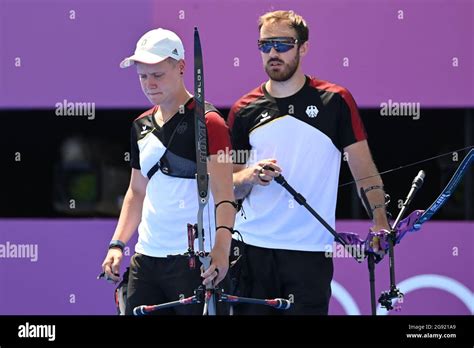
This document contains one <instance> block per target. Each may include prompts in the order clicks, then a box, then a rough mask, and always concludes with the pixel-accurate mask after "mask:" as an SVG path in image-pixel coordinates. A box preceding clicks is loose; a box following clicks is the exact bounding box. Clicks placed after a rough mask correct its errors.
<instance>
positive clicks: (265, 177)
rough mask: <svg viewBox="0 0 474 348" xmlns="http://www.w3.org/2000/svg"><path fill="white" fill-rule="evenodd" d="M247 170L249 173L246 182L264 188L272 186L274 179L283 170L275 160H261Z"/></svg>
mask: <svg viewBox="0 0 474 348" xmlns="http://www.w3.org/2000/svg"><path fill="white" fill-rule="evenodd" d="M246 170H247V171H248V174H247V180H246V181H247V182H249V183H252V184H254V185H262V186H267V185H270V182H271V181H272V180H273V178H275V177H277V176H279V175H280V173H281V168H280V167H279V166H278V165H277V160H276V159H274V158H269V159H264V160H261V161H259V162H258V163H257V164H255V165H253V166H251V167H249V168H247V169H246Z"/></svg>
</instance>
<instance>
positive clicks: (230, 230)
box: [216, 226, 235, 234]
mask: <svg viewBox="0 0 474 348" xmlns="http://www.w3.org/2000/svg"><path fill="white" fill-rule="evenodd" d="M219 228H224V229H226V230H227V231H229V232H230V233H231V234H234V232H235V231H234V229H233V228H232V227H228V226H217V227H216V231H217V230H218V229H219Z"/></svg>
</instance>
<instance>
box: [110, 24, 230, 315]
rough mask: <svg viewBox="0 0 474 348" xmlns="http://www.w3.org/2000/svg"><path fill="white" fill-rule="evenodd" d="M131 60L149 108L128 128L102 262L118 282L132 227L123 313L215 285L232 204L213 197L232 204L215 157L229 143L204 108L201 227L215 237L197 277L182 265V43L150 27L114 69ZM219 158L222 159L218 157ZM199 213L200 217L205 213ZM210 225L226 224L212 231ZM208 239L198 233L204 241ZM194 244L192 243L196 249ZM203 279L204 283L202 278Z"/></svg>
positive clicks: (190, 145) (188, 156)
mask: <svg viewBox="0 0 474 348" xmlns="http://www.w3.org/2000/svg"><path fill="white" fill-rule="evenodd" d="M131 65H135V66H136V69H137V73H138V77H139V81H140V85H141V88H142V90H143V93H144V94H145V95H146V97H147V98H148V99H149V101H150V102H151V103H152V104H153V107H152V108H151V109H150V110H148V111H146V112H144V113H143V114H142V115H140V116H139V117H138V118H137V119H136V120H135V121H134V122H133V126H132V130H131V167H132V174H131V179H130V186H129V188H128V190H127V193H126V195H125V199H124V203H123V206H122V211H121V214H120V218H119V221H118V224H117V227H116V229H115V233H114V235H113V237H112V241H111V242H110V245H109V251H108V253H107V256H106V258H105V260H104V262H103V264H102V268H103V270H104V272H105V273H106V274H107V276H109V277H110V278H112V279H114V280H118V275H119V267H120V263H121V261H122V252H123V248H124V247H125V245H126V243H127V242H128V241H129V240H130V238H131V237H132V235H133V233H134V232H135V230H136V229H137V227H138V233H139V238H138V243H137V244H136V246H135V254H134V255H133V257H132V259H131V263H130V274H129V282H128V289H127V306H126V314H132V311H133V308H134V307H136V306H139V305H145V304H147V305H149V304H158V303H163V302H169V301H174V300H176V299H178V298H179V297H181V296H183V295H184V296H186V297H187V296H191V295H192V294H193V290H194V289H196V288H197V287H198V286H199V285H200V283H201V282H203V283H204V284H207V283H210V282H212V281H213V282H214V284H215V285H216V284H218V283H219V282H220V281H221V280H222V279H223V278H224V277H225V275H226V273H227V271H228V268H229V252H230V243H231V233H230V232H229V230H232V228H233V224H234V219H235V208H234V207H233V205H232V204H220V205H219V207H218V208H217V209H216V211H215V213H214V208H213V207H214V204H215V203H214V202H216V203H219V202H222V201H229V202H233V201H234V195H233V183H232V163H231V161H218V158H219V157H218V152H219V153H221V152H220V151H223V152H225V153H227V150H228V149H229V148H230V146H231V145H230V137H229V130H228V128H227V126H226V124H225V121H224V119H223V118H222V117H221V115H220V114H219V113H218V111H217V110H216V109H215V108H214V107H213V106H212V105H210V104H208V103H206V106H205V119H206V126H207V132H208V152H209V159H208V171H209V174H210V188H211V193H212V195H211V196H210V199H209V205H208V206H210V208H209V209H208V210H207V211H205V217H204V230H205V231H206V233H207V232H208V231H210V232H212V238H214V236H215V238H214V239H215V240H213V242H214V246H213V248H212V250H211V253H210V255H211V257H212V263H211V265H210V267H209V268H208V270H207V271H205V272H204V273H202V274H201V271H200V270H199V267H196V268H195V269H194V270H192V269H190V268H189V266H188V258H187V257H186V256H184V255H183V254H184V253H185V252H186V251H187V249H188V240H187V233H186V232H187V229H186V226H187V223H195V222H196V221H195V220H196V213H197V210H198V198H197V189H196V188H197V185H196V180H195V173H196V150H195V139H194V106H195V101H194V99H193V96H192V95H191V94H190V93H189V92H188V90H187V89H186V87H185V85H184V81H183V74H184V71H185V67H186V64H185V61H184V47H183V44H182V42H181V40H180V38H179V37H178V36H177V35H176V34H175V33H174V32H172V31H169V30H165V29H162V28H159V29H155V30H151V31H149V32H147V33H146V34H145V35H143V36H142V37H141V38H140V40H139V41H138V43H137V47H136V50H135V54H134V55H132V56H131V57H128V58H126V59H124V60H123V61H122V63H121V64H120V66H121V67H122V68H126V67H129V66H131ZM220 159H222V158H221V157H220ZM206 215H207V216H206ZM213 221H215V226H225V227H228V229H226V228H218V229H217V230H216V229H215V226H214V225H213V224H211V222H213ZM210 237H211V236H209V235H206V244H207V242H209V239H210ZM196 249H197V248H196ZM202 278H204V280H203V279H202ZM156 313H157V314H201V313H202V307H201V306H199V305H193V306H178V307H175V309H166V310H163V311H158V312H156Z"/></svg>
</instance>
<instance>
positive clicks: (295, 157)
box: [227, 77, 366, 251]
mask: <svg viewBox="0 0 474 348" xmlns="http://www.w3.org/2000/svg"><path fill="white" fill-rule="evenodd" d="M227 121H228V124H229V127H230V128H231V134H232V146H233V150H234V151H235V152H236V153H239V150H252V151H251V152H250V157H249V158H248V159H247V160H246V162H247V164H249V165H251V164H254V163H256V162H258V161H259V160H262V159H268V158H275V159H276V160H277V163H278V165H279V166H280V167H281V168H282V175H284V177H285V178H286V180H287V181H288V183H289V184H290V185H292V186H293V187H294V188H295V190H296V191H297V192H299V193H301V194H302V195H303V196H305V197H306V199H307V202H308V203H309V204H310V205H311V206H312V207H313V208H314V209H315V210H316V211H317V212H318V213H319V214H320V215H321V216H322V217H323V218H324V219H325V220H326V221H327V222H328V224H329V225H331V226H332V227H335V215H336V200H337V187H338V180H339V170H340V165H341V155H342V151H343V149H344V148H345V147H346V146H348V145H351V144H353V143H355V142H358V141H361V140H364V139H366V133H365V130H364V126H363V124H362V120H361V118H360V115H359V112H358V110H357V105H356V103H355V101H354V99H353V98H352V95H351V94H350V93H349V91H348V90H347V89H345V88H343V87H340V86H337V85H335V84H332V83H329V82H326V81H321V80H317V79H315V78H311V77H306V83H305V85H304V87H302V88H301V89H300V90H299V91H298V92H297V93H296V94H294V95H292V96H290V97H287V98H274V97H272V96H271V95H269V94H268V92H267V91H266V89H265V84H262V85H261V86H259V87H257V88H256V89H254V90H252V91H251V92H250V93H248V94H247V95H245V96H243V97H242V98H241V99H239V100H238V101H237V102H236V103H235V104H234V106H233V107H232V109H231V111H230V114H229V118H228V120H227ZM240 152H242V151H240ZM244 161H245V159H244V160H241V163H244ZM243 208H244V211H245V215H246V219H244V218H243V217H241V216H237V218H236V225H235V229H236V230H238V231H239V232H240V233H241V234H242V236H243V239H244V241H245V242H246V243H248V244H251V245H255V246H259V247H265V248H274V249H289V250H302V251H331V250H332V244H333V241H334V237H333V236H332V235H331V234H330V233H329V232H328V231H327V230H326V229H325V228H324V227H323V226H322V225H321V224H320V223H319V222H318V221H317V220H316V219H315V218H314V217H313V216H312V215H311V214H310V213H309V212H308V211H307V210H306V209H305V208H304V207H302V206H300V205H299V204H298V203H297V202H295V201H294V200H293V197H292V196H291V195H290V194H289V193H288V192H287V191H286V190H285V189H284V188H283V187H282V186H281V185H279V184H278V183H276V182H274V181H272V182H271V183H270V185H268V186H261V185H254V186H253V188H252V191H251V192H250V194H249V195H248V196H247V197H246V198H245V199H244V202H243Z"/></svg>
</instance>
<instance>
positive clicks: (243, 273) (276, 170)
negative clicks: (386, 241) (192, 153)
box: [228, 11, 389, 315]
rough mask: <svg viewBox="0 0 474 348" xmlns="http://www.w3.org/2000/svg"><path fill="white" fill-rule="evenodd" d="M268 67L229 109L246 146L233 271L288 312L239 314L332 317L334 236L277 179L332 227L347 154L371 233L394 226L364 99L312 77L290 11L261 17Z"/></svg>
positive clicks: (248, 288)
mask: <svg viewBox="0 0 474 348" xmlns="http://www.w3.org/2000/svg"><path fill="white" fill-rule="evenodd" d="M259 31H260V39H259V40H258V48H259V49H260V51H261V55H262V60H263V66H264V68H265V71H266V73H267V75H268V77H269V80H268V81H267V82H265V83H264V84H262V85H260V86H259V87H257V88H255V89H254V90H252V91H251V92H249V93H248V94H246V95H245V96H243V97H242V98H240V99H239V100H238V101H237V102H236V103H235V104H234V106H233V107H232V109H231V111H230V114H229V117H228V124H229V127H230V128H231V130H232V143H233V149H234V150H236V151H239V152H240V153H242V151H248V154H249V156H248V158H246V159H243V160H242V159H239V160H240V161H236V162H235V164H234V187H235V195H236V198H237V199H243V203H242V204H243V208H244V211H245V217H243V216H242V217H238V218H237V221H236V229H237V230H238V231H239V232H240V233H241V235H242V237H243V242H245V244H244V243H242V242H241V241H237V240H234V241H233V243H234V245H233V250H234V251H233V254H234V255H235V256H237V255H238V256H241V257H240V258H239V260H238V262H237V263H236V264H235V265H236V266H237V265H238V267H233V268H234V269H235V270H237V269H240V271H239V272H235V273H234V275H233V278H234V280H236V281H237V283H238V284H237V293H238V294H239V295H240V296H245V297H256V298H273V297H284V298H289V299H290V300H293V302H294V303H293V306H292V308H291V309H290V310H288V311H283V312H281V311H276V310H274V309H273V308H269V307H263V306H255V305H249V304H239V305H237V306H236V307H235V308H234V313H235V314H276V313H282V314H320V315H326V314H327V313H328V306H329V300H330V297H331V280H332V276H333V262H332V258H331V251H332V247H333V242H334V237H333V236H332V235H331V234H330V233H329V232H328V231H327V230H326V229H325V228H324V227H323V226H322V225H321V224H319V223H318V222H316V221H315V220H314V218H313V216H311V214H309V213H308V212H307V211H306V210H305V209H303V208H302V207H300V206H299V205H298V204H296V202H293V197H292V196H290V195H289V194H288V193H287V192H286V191H285V190H284V189H283V188H282V187H281V186H279V185H278V184H277V183H276V182H274V181H273V179H274V178H275V177H276V176H278V175H280V173H282V174H284V176H285V178H286V179H287V180H288V182H290V183H291V184H292V185H293V186H294V187H295V189H296V190H297V191H298V192H300V193H301V194H302V195H303V196H304V197H305V198H306V199H307V202H308V204H309V205H310V206H312V207H313V208H314V209H315V210H316V211H317V212H318V213H319V214H320V215H321V216H322V217H323V218H324V219H325V220H326V221H327V222H328V223H329V224H330V225H331V226H332V227H333V228H334V226H335V211H336V199H337V188H338V179H339V170H340V165H341V159H342V154H343V153H345V158H346V159H347V160H348V164H349V166H350V169H351V172H352V175H353V176H354V178H355V179H356V180H357V179H360V178H365V177H369V176H372V177H371V178H368V179H364V180H361V181H359V182H358V183H357V184H358V188H359V189H360V188H363V189H364V190H365V191H366V195H367V197H368V201H369V203H370V207H368V209H370V210H372V213H373V216H374V226H373V227H372V229H373V230H377V231H378V230H380V229H383V228H385V229H388V228H389V225H388V221H387V216H386V211H385V204H384V203H385V195H384V190H383V183H382V180H381V178H380V176H378V171H377V169H376V167H375V164H374V162H373V160H372V157H371V154H370V150H369V147H368V144H367V140H366V139H367V135H366V132H365V129H364V126H363V123H362V120H361V118H360V116H359V112H358V109H357V105H356V103H355V101H354V99H353V97H352V95H351V94H350V93H349V91H348V90H347V89H345V88H343V87H340V86H338V85H335V84H333V83H330V82H327V81H322V80H319V79H317V78H313V77H310V76H307V75H305V74H304V73H303V72H302V68H301V65H300V61H301V59H302V58H303V57H304V56H305V55H306V54H307V52H308V27H307V25H306V23H305V21H304V19H303V18H302V17H301V16H299V15H297V14H295V13H294V12H292V11H275V12H270V13H267V14H265V15H263V16H262V17H260V20H259Z"/></svg>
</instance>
